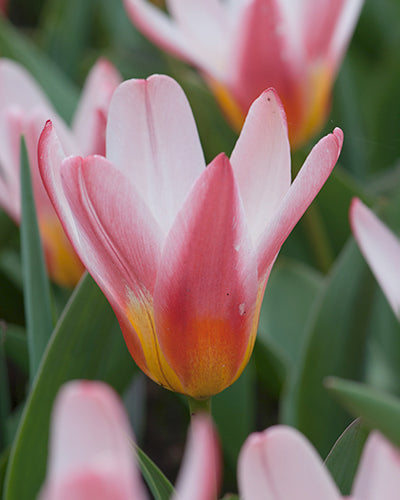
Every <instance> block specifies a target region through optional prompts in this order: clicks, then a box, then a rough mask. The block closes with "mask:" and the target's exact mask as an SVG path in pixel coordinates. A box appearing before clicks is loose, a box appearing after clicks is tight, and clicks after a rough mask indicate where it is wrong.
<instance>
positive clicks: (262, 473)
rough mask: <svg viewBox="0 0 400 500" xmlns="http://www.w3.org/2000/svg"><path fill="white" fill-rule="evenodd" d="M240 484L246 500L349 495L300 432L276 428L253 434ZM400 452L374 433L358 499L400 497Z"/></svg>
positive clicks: (326, 499)
mask: <svg viewBox="0 0 400 500" xmlns="http://www.w3.org/2000/svg"><path fill="white" fill-rule="evenodd" d="M238 482H239V492H240V498H242V500H293V499H296V500H322V499H323V500H340V499H342V498H344V497H342V495H341V494H340V492H339V490H338V488H337V486H336V485H335V483H334V481H333V479H332V478H331V476H330V474H329V472H328V471H327V469H326V468H325V466H324V464H323V462H322V460H321V458H320V457H319V455H318V454H317V452H316V451H315V450H314V448H313V447H312V446H311V444H310V443H309V442H308V441H307V439H306V438H305V437H304V436H303V435H302V434H301V433H300V432H298V431H297V430H295V429H292V428H290V427H284V426H275V427H270V428H269V429H267V430H266V431H264V432H263V433H254V434H252V435H251V436H250V437H249V438H248V439H247V441H246V442H245V444H244V445H243V448H242V450H241V452H240V456H239V462H238ZM399 489H400V452H399V450H398V449H396V448H395V447H394V446H393V445H392V444H390V443H389V442H388V441H387V440H386V439H385V438H384V437H383V436H381V434H379V433H378V432H373V433H372V434H371V435H370V437H369V438H368V441H367V443H366V445H365V447H364V450H363V454H362V457H361V461H360V465H359V467H358V470H357V474H356V477H355V480H354V483H353V489H352V495H351V497H348V498H349V499H350V498H351V499H352V500H383V499H385V500H396V499H398V498H399Z"/></svg>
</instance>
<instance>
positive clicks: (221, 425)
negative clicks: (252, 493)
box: [212, 362, 256, 467]
mask: <svg viewBox="0 0 400 500" xmlns="http://www.w3.org/2000/svg"><path fill="white" fill-rule="evenodd" d="M255 411H256V391H255V373H254V366H253V363H252V362H250V363H249V365H247V367H246V368H245V370H244V372H243V373H242V375H241V376H240V377H239V378H238V380H237V381H236V382H235V383H234V384H233V385H231V386H230V387H228V388H227V389H225V390H224V391H222V392H221V393H220V394H217V395H216V396H214V397H213V398H212V415H213V417H214V421H215V423H216V426H217V428H218V434H219V436H220V439H221V442H222V446H223V449H224V452H225V455H226V457H227V459H228V460H229V463H230V465H231V466H233V467H236V460H237V456H238V453H239V450H240V448H241V447H242V444H243V442H244V441H245V439H246V438H247V436H248V435H249V434H250V432H251V431H252V430H253V429H254V422H255Z"/></svg>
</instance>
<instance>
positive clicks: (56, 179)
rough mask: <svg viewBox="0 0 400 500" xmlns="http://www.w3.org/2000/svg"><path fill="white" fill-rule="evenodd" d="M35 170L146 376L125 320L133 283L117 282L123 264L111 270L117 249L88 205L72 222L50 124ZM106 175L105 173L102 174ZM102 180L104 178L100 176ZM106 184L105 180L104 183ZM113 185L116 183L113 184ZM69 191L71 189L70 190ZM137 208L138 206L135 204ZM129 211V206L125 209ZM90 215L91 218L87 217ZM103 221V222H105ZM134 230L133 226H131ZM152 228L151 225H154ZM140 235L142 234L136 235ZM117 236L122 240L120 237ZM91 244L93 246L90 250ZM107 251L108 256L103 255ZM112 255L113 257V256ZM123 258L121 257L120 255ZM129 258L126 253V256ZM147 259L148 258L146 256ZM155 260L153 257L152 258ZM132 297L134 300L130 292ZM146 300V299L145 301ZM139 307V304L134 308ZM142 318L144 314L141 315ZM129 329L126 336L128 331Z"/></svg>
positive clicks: (59, 150)
mask: <svg viewBox="0 0 400 500" xmlns="http://www.w3.org/2000/svg"><path fill="white" fill-rule="evenodd" d="M38 156H39V168H40V173H41V176H42V179H43V183H44V185H45V187H46V190H47V193H48V195H49V197H50V199H51V201H52V203H53V205H54V208H55V210H56V212H57V215H58V217H59V219H60V221H61V224H62V226H63V228H64V231H65V232H66V234H67V236H68V238H69V239H70V241H71V243H72V245H73V246H74V248H75V250H76V252H77V254H78V255H79V257H80V258H81V260H82V262H83V263H84V265H85V266H86V267H87V268H88V269H89V271H91V272H92V273H93V276H94V278H95V279H96V281H97V283H98V285H99V286H100V287H101V288H102V290H103V292H104V293H105V294H106V296H107V298H108V300H109V301H110V303H111V305H112V307H113V309H114V311H115V313H116V315H117V317H118V320H119V322H120V324H121V328H123V331H124V335H125V340H126V342H127V345H128V348H129V350H130V352H131V354H132V355H133V353H135V354H134V357H135V360H136V362H137V363H138V365H139V366H140V367H141V368H142V370H143V371H144V372H145V373H148V369H147V365H146V362H145V359H144V356H143V352H142V348H141V345H140V343H139V340H138V338H137V335H136V332H135V331H134V329H133V327H132V326H131V325H130V323H129V321H128V320H127V317H126V313H125V310H126V307H127V301H128V294H129V290H132V289H134V288H133V285H134V284H135V282H134V281H133V282H132V279H134V278H135V276H133V278H132V277H131V276H129V275H127V276H124V275H123V278H124V280H125V281H120V280H121V275H120V273H121V272H123V265H124V261H123V260H122V261H121V262H117V263H118V264H119V265H118V266H117V267H115V268H113V265H112V263H111V262H110V260H109V259H110V254H111V256H112V257H113V258H114V260H113V261H112V262H114V263H115V260H116V259H118V251H119V249H118V247H117V252H116V254H115V252H114V250H115V249H114V248H113V241H112V239H111V240H110V241H108V239H107V238H108V237H107V232H106V231H103V232H102V230H101V225H100V223H101V221H99V224H98V226H96V222H97V220H96V214H95V213H94V214H91V213H90V212H89V214H88V213H87V210H90V203H87V204H86V205H84V207H85V211H83V209H82V211H81V212H80V214H79V217H78V218H77V220H75V215H74V213H73V212H72V210H71V206H70V202H69V199H68V198H67V197H66V195H65V191H64V182H63V181H62V179H61V167H62V165H63V162H64V160H65V156H64V152H63V150H62V148H61V146H60V143H59V141H58V138H57V136H56V134H55V132H54V129H53V126H52V124H51V122H48V123H47V124H46V127H45V128H44V130H43V133H42V135H41V137H40V140H39V155H38ZM95 162H96V160H95V159H93V158H91V159H90V160H89V164H90V165H91V167H90V168H94V165H95ZM99 163H100V167H103V169H102V171H104V167H105V165H108V163H107V161H106V160H105V159H100V160H99ZM64 166H66V170H67V171H68V169H69V170H71V169H73V168H74V166H75V168H76V170H77V171H79V170H80V169H81V167H82V160H81V159H80V158H76V157H75V158H71V159H69V160H68V161H67V162H66V165H64ZM113 171H115V175H118V176H120V174H119V173H118V171H116V170H115V169H111V173H112V172H113ZM104 175H106V174H104ZM102 179H104V177H102ZM74 181H75V182H78V181H79V179H76V176H75V178H74V177H73V175H72V174H71V178H70V183H73V182H74ZM118 181H119V177H118V179H117V180H116V181H112V182H111V185H112V186H114V187H115V186H116V185H118ZM107 182H108V180H107ZM116 183H117V184H116ZM122 184H123V188H122V189H123V192H122V193H125V196H127V195H126V190H127V189H129V187H128V185H127V182H126V181H125V182H124V181H123V182H122ZM105 187H107V189H108V185H107V184H104V185H103V186H102V189H101V193H103V192H104V189H105ZM70 191H71V189H70ZM70 196H72V197H75V198H76V200H75V208H76V209H78V210H79V208H78V207H79V203H83V202H84V198H79V196H80V193H79V191H78V190H77V191H76V192H74V191H72V193H71V192H70ZM99 196H101V194H99V193H98V194H97V197H99ZM133 197H134V188H132V198H133ZM123 198H124V194H122V195H121V199H122V200H123ZM129 198H130V197H129ZM103 203H104V200H103ZM128 203H132V204H133V203H134V202H133V201H132V202H131V201H129V200H128ZM139 206H140V205H139ZM129 208H130V206H129ZM104 210H108V205H107V207H104ZM115 210H116V211H117V212H118V211H119V210H122V211H123V208H122V205H121V207H120V198H118V203H117V204H116V207H115ZM135 210H136V209H133V212H131V214H130V216H134V215H138V218H136V217H134V218H133V223H136V224H138V225H139V226H140V223H141V222H140V221H141V220H142V219H143V214H140V209H138V214H135ZM91 215H92V218H90V216H91ZM148 215H149V219H148V220H150V221H151V215H150V214H148ZM85 222H86V224H87V227H86V229H87V230H88V234H86V233H85V232H83V225H84V223H85ZM90 222H91V223H92V224H93V225H94V227H91V226H90ZM106 222H107V221H106ZM135 227H136V226H135ZM145 227H146V226H145V225H142V228H143V229H142V231H145ZM153 227H155V223H154V226H153ZM96 230H97V233H99V238H100V239H101V238H102V240H103V243H104V245H107V243H109V245H108V246H106V247H105V248H103V247H101V246H100V244H98V243H97V242H96ZM118 230H122V231H124V228H123V227H121V225H120V224H117V225H116V229H115V231H116V232H118ZM139 234H143V233H139ZM120 237H123V236H122V235H120ZM118 243H120V244H121V245H122V246H123V249H124V242H123V241H122V242H121V241H118ZM144 244H145V243H144V242H143V240H141V239H140V238H139V239H138V240H137V241H136V243H135V246H134V247H133V249H129V250H128V252H132V253H133V254H134V252H135V249H137V248H138V247H139V248H140V245H144ZM92 245H93V247H92ZM153 251H154V246H152V245H150V246H149V247H148V248H147V249H146V251H145V253H144V255H148V256H151V255H152V252H153ZM107 252H108V253H107ZM113 252H114V254H113ZM122 255H123V256H124V254H122ZM128 255H130V253H128ZM99 256H102V257H104V260H102V259H101V258H99ZM149 258H150V257H149ZM154 258H155V256H154ZM150 268H151V266H150ZM154 269H155V267H154V268H153V270H152V271H150V273H149V275H148V276H146V278H145V279H146V281H145V283H146V284H149V283H150V284H151V283H152V280H153V279H154V273H155V271H154ZM129 278H132V279H131V281H129ZM127 281H128V284H129V285H130V286H131V288H130V289H127V288H125V283H126V282H127ZM132 297H134V295H133V293H132ZM146 299H147V300H146ZM149 300H150V299H148V297H147V296H145V297H144V298H143V301H142V303H141V304H140V305H141V309H142V310H143V309H144V310H146V307H148V306H149V304H148V303H149ZM138 306H139V305H138ZM144 317H146V315H144ZM129 328H130V331H129V334H128V333H127V332H128V329H129Z"/></svg>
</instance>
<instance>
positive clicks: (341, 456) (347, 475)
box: [325, 419, 368, 495]
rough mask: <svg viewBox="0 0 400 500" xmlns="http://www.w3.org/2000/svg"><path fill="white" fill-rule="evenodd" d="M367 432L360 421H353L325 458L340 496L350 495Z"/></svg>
mask: <svg viewBox="0 0 400 500" xmlns="http://www.w3.org/2000/svg"><path fill="white" fill-rule="evenodd" d="M367 437H368V430H367V429H366V428H365V426H363V425H362V424H361V422H360V420H358V419H357V420H354V422H352V423H351V424H350V425H349V426H348V427H347V429H346V430H345V431H344V432H343V434H342V435H341V436H340V437H339V439H338V440H337V441H336V443H335V444H334V445H333V448H332V449H331V451H330V452H329V455H328V456H327V457H326V460H325V465H326V466H327V468H328V469H329V471H330V473H331V474H332V477H333V479H334V480H335V482H336V484H337V486H338V487H339V489H340V491H341V493H342V495H350V492H351V487H352V484H353V480H354V476H355V474H356V471H357V467H358V463H359V461H360V457H361V453H362V450H363V448H364V444H365V441H366V440H367Z"/></svg>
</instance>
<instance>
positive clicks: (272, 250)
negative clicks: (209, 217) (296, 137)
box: [257, 128, 343, 280]
mask: <svg viewBox="0 0 400 500" xmlns="http://www.w3.org/2000/svg"><path fill="white" fill-rule="evenodd" d="M342 143H343V132H342V131H341V130H340V129H339V128H336V129H335V130H334V132H333V134H329V135H327V136H326V137H324V138H323V139H321V140H320V141H319V142H318V144H317V145H316V146H314V148H313V149H312V151H311V153H310V154H309V156H308V158H307V160H306V161H305V163H304V165H303V167H302V168H301V170H300V172H299V173H298V174H297V177H296V178H295V180H294V182H293V184H292V185H291V186H290V189H289V191H288V192H287V193H286V196H285V198H284V199H283V200H282V203H281V205H280V207H279V209H278V212H277V214H276V215H275V217H274V218H273V220H272V221H271V222H270V224H269V225H268V227H267V228H266V230H265V232H264V235H263V238H262V240H261V243H260V245H259V247H258V249H257V254H258V256H257V260H258V274H259V276H260V279H261V280H263V276H265V275H266V273H267V270H268V269H269V267H270V265H271V263H272V262H273V260H274V259H275V257H276V255H277V253H278V252H279V249H280V247H281V246H282V244H283V243H284V241H285V240H286V238H287V237H288V236H289V234H290V232H291V231H292V229H293V228H294V226H295V225H296V224H297V222H298V221H299V219H300V218H301V217H302V215H303V214H304V212H305V211H306V209H307V208H308V206H309V205H310V203H311V202H312V201H313V199H314V198H315V196H316V195H317V194H318V192H319V190H320V189H321V188H322V186H323V185H324V183H325V181H326V180H327V178H328V177H329V175H330V173H331V171H332V169H333V167H334V166H335V164H336V161H337V159H338V157H339V154H340V151H341V149H342Z"/></svg>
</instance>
